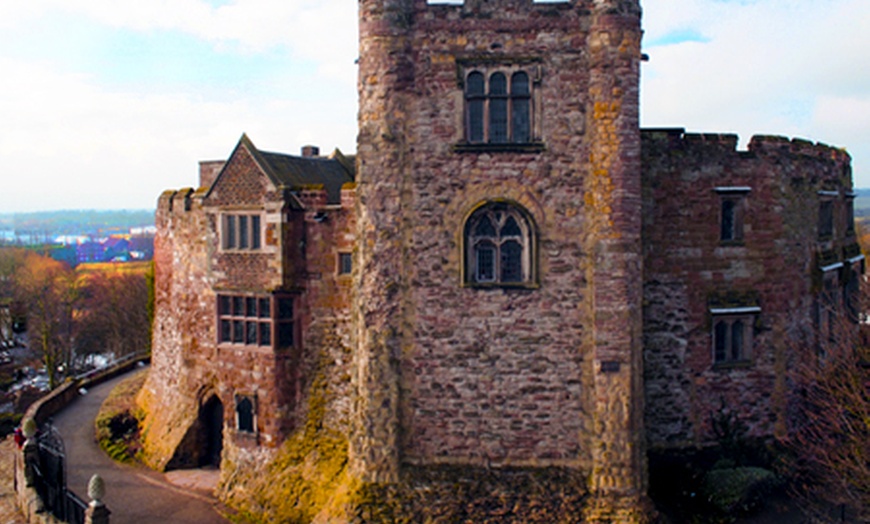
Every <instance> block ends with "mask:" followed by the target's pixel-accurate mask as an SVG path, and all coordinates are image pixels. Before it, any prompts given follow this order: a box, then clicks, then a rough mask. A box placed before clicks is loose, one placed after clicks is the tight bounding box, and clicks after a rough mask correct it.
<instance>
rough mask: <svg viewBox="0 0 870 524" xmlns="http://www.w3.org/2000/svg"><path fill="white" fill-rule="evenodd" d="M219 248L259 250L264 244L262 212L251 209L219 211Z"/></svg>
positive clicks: (226, 249) (237, 250)
mask: <svg viewBox="0 0 870 524" xmlns="http://www.w3.org/2000/svg"><path fill="white" fill-rule="evenodd" d="M219 224H220V231H219V237H220V249H221V251H224V252H241V253H249V252H252V251H254V252H259V251H262V249H263V245H264V239H263V232H264V229H265V228H264V227H263V224H264V220H263V214H262V213H257V212H251V211H222V212H221V213H220V220H219Z"/></svg>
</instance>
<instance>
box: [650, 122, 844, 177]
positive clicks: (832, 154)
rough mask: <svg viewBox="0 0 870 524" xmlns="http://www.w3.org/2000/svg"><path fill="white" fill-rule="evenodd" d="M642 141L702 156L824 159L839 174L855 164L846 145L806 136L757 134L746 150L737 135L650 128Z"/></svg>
mask: <svg viewBox="0 0 870 524" xmlns="http://www.w3.org/2000/svg"><path fill="white" fill-rule="evenodd" d="M641 141H642V144H643V147H644V148H648V149H652V150H656V151H662V152H675V151H685V152H692V153H694V154H697V155H701V156H703V155H705V154H715V155H717V156H718V155H725V156H732V157H733V158H735V159H738V158H739V159H745V160H747V161H749V160H752V159H757V158H761V157H764V158H765V159H766V160H768V161H769V160H771V159H772V158H774V157H779V158H780V159H781V160H783V161H788V162H800V161H801V160H813V161H814V165H815V164H816V163H817V162H819V161H821V162H822V163H824V164H827V165H828V166H829V167H830V168H831V171H830V173H833V174H835V175H837V176H838V175H840V174H842V172H843V170H845V169H849V166H850V163H851V157H850V156H849V153H848V152H846V150H844V149H842V148H838V147H833V146H830V145H827V144H823V143H821V142H812V141H809V140H806V139H803V138H788V137H784V136H777V135H754V136H753V137H752V138H751V139H750V141H749V144H748V147H747V148H746V149H739V148H738V141H739V137H738V136H737V135H736V134H731V133H687V132H686V130H685V129H684V128H649V129H642V130H641ZM729 153H733V155H729ZM815 169H817V167H816V168H814V170H815ZM837 169H839V171H838V170H837Z"/></svg>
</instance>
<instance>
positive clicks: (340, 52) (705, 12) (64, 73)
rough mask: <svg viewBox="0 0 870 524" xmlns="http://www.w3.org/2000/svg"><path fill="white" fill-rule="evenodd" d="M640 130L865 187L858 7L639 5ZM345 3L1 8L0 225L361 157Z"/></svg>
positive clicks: (62, 0) (4, 4) (94, 0)
mask: <svg viewBox="0 0 870 524" xmlns="http://www.w3.org/2000/svg"><path fill="white" fill-rule="evenodd" d="M643 8H644V22H643V25H644V31H645V35H644V40H643V51H644V52H645V53H646V54H648V55H649V57H650V60H649V62H646V63H644V64H643V69H642V84H641V124H642V125H643V126H645V127H684V128H686V129H687V130H688V131H693V132H728V133H737V134H739V135H740V138H741V144H743V145H744V146H745V144H746V143H747V142H748V141H749V138H750V137H751V136H752V135H753V134H776V135H785V136H790V137H801V138H806V139H809V140H812V141H818V142H824V143H827V144H831V145H835V146H838V147H845V148H846V149H847V150H848V151H849V152H850V154H851V155H852V158H853V172H854V176H855V185H856V187H870V31H868V30H867V29H868V28H867V27H866V25H867V20H870V1H868V0H646V1H643ZM356 16H357V3H356V2H355V1H354V0H28V1H26V2H22V1H20V0H0V213H7V212H26V211H38V210H53V209H148V208H153V207H154V206H155V203H156V200H157V197H158V196H159V194H160V193H161V192H162V191H163V190H165V189H167V188H179V187H185V186H195V185H196V184H197V179H198V178H197V177H198V164H197V163H198V161H200V160H218V159H226V157H227V156H229V154H230V153H231V152H232V149H233V147H234V146H235V144H236V142H237V141H238V139H239V137H240V136H241V134H242V133H243V132H244V133H247V134H248V136H249V137H250V138H251V139H252V140H253V142H254V143H255V144H256V145H257V147H258V148H260V149H263V150H267V151H279V152H285V153H293V154H296V153H298V152H299V150H300V148H301V146H303V145H306V144H315V145H318V146H320V148H321V152H322V153H326V152H329V151H331V150H332V149H333V148H335V147H338V148H339V149H341V150H342V151H343V152H345V153H351V152H353V151H354V150H355V148H356V111H357V104H356V97H357V94H356V66H355V64H354V61H355V59H356V57H357V28H356V25H357V19H356Z"/></svg>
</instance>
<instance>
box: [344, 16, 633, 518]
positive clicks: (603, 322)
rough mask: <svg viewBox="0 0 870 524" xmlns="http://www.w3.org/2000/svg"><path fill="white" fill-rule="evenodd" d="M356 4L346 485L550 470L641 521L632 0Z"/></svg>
mask: <svg viewBox="0 0 870 524" xmlns="http://www.w3.org/2000/svg"><path fill="white" fill-rule="evenodd" d="M359 7H360V10H359V11H360V58H359V68H360V69H359V95H360V111H359V138H358V152H357V153H358V156H357V191H358V210H357V218H358V222H357V253H356V255H357V262H358V263H357V265H356V269H355V279H356V281H355V289H356V296H355V306H356V307H355V308H354V311H355V318H354V319H353V322H354V326H355V328H354V332H355V337H356V351H355V361H354V365H353V373H352V374H353V378H354V384H355V391H356V398H355V403H354V409H355V411H354V427H353V429H352V438H351V442H350V445H351V451H350V454H351V469H352V471H353V473H354V475H355V476H356V477H357V478H359V479H360V480H361V481H362V482H363V483H364V484H368V485H376V486H379V485H391V484H397V483H402V482H403V478H404V476H405V475H406V474H407V472H408V471H410V470H413V471H415V472H420V471H425V470H427V469H428V468H434V467H447V466H449V467H460V468H463V469H464V471H465V472H466V473H467V472H469V471H475V470H478V471H481V472H487V473H486V474H487V475H491V474H492V472H493V471H495V472H507V471H517V470H529V469H531V470H536V469H542V468H558V469H560V470H565V471H569V472H574V473H576V475H577V476H578V477H580V478H583V479H590V480H589V481H588V484H587V485H586V486H584V489H586V490H587V491H588V494H589V496H588V497H587V498H586V499H585V502H584V504H585V506H584V511H585V517H586V519H587V520H589V521H618V522H629V521H633V520H637V519H639V518H640V516H639V515H640V513H639V512H638V508H639V504H640V501H641V500H642V498H643V494H644V492H645V489H646V486H645V483H646V480H645V478H646V473H645V463H644V446H643V442H644V432H643V427H642V426H643V422H642V421H643V418H642V413H643V401H642V382H641V381H642V363H641V294H642V278H641V276H642V256H641V241H640V233H641V220H640V219H641V180H640V132H639V122H638V86H639V62H640V39H641V29H640V6H639V3H638V1H637V0H633V1H625V0H623V1H615V0H613V1H605V0H571V1H566V2H560V3H535V2H533V1H532V0H466V1H465V3H464V4H463V5H435V4H429V3H427V2H426V0H360V3H359ZM475 468H476V469H475Z"/></svg>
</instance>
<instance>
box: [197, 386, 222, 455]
mask: <svg viewBox="0 0 870 524" xmlns="http://www.w3.org/2000/svg"><path fill="white" fill-rule="evenodd" d="M199 423H200V427H201V428H202V432H203V434H202V437H204V442H203V444H204V446H203V453H202V455H200V457H199V466H200V467H203V466H214V467H216V468H220V466H221V450H223V444H224V443H223V431H224V405H223V403H222V402H221V401H220V399H218V398H217V397H216V396H212V397H211V398H209V399H208V401H206V403H205V405H203V407H202V409H201V410H200V412H199Z"/></svg>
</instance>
